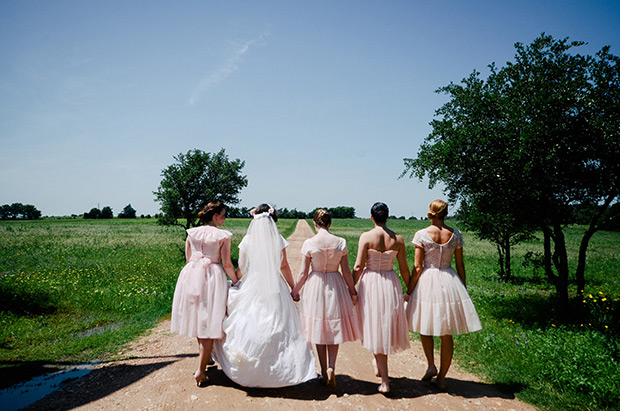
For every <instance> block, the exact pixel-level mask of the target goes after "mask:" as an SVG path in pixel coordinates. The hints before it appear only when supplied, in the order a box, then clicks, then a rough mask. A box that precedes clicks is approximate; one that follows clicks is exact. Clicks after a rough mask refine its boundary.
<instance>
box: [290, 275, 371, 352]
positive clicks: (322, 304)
mask: <svg viewBox="0 0 620 411" xmlns="http://www.w3.org/2000/svg"><path fill="white" fill-rule="evenodd" d="M300 318H301V329H302V332H303V334H304V337H305V338H306V340H307V341H308V342H311V343H312V344H342V343H343V342H347V341H355V340H357V339H358V338H360V335H361V333H360V326H359V319H358V315H357V310H356V308H355V307H354V306H353V303H352V301H351V295H350V294H349V290H348V288H347V285H346V283H345V281H344V278H343V277H342V274H340V273H339V272H338V271H336V272H330V273H324V272H320V271H312V272H310V274H309V275H308V280H307V281H306V284H305V285H304V288H303V292H302V295H301V310H300Z"/></svg>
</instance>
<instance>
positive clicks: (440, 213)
mask: <svg viewBox="0 0 620 411" xmlns="http://www.w3.org/2000/svg"><path fill="white" fill-rule="evenodd" d="M447 215H448V203H446V202H445V201H443V200H433V201H431V203H430V204H429V205H428V214H427V215H426V216H427V217H428V219H429V220H430V219H431V218H438V219H440V220H443V219H444V218H446V217H447Z"/></svg>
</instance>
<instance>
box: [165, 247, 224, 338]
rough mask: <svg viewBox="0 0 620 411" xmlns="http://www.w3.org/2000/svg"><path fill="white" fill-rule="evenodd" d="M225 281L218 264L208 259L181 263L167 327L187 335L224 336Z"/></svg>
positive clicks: (202, 336) (222, 271)
mask: <svg viewBox="0 0 620 411" xmlns="http://www.w3.org/2000/svg"><path fill="white" fill-rule="evenodd" d="M227 295H228V283H227V282H226V273H225V272H224V269H223V268H222V266H221V265H220V264H212V263H211V262H210V261H209V260H208V259H198V260H197V261H190V262H189V263H187V265H185V267H184V268H183V270H181V273H180V274H179V279H178V280H177V285H176V288H175V290H174V298H173V300H172V317H171V325H170V330H171V331H172V332H173V333H176V334H179V335H184V336H187V337H198V338H213V339H219V338H223V337H224V331H223V328H222V323H223V321H224V317H225V315H226V298H227Z"/></svg>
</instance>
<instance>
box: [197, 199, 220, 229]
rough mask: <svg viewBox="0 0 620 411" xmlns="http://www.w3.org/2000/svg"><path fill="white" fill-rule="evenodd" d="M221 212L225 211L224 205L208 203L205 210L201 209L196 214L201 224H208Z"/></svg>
mask: <svg viewBox="0 0 620 411" xmlns="http://www.w3.org/2000/svg"><path fill="white" fill-rule="evenodd" d="M222 210H226V206H224V204H222V203H220V202H219V201H218V202H215V203H209V204H207V206H206V207H205V208H203V209H202V211H200V212H199V213H198V219H199V220H200V222H201V223H202V224H207V223H210V222H211V220H212V219H213V216H214V215H215V214H219V213H221V212H222Z"/></svg>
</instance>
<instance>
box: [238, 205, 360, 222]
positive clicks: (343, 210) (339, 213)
mask: <svg viewBox="0 0 620 411" xmlns="http://www.w3.org/2000/svg"><path fill="white" fill-rule="evenodd" d="M319 208H325V209H326V210H327V211H329V212H330V213H331V215H332V218H355V208H353V207H343V206H340V207H333V208H329V207H317V208H315V209H314V210H312V211H310V212H305V211H299V210H297V209H296V208H294V209H292V210H289V209H288V208H277V209H276V210H277V211H278V217H279V218H295V219H304V218H313V217H314V213H315V212H316V210H318V209H319ZM250 210H251V209H250V208H248V207H240V208H236V207H228V208H227V209H226V215H227V216H228V217H229V218H249V217H250Z"/></svg>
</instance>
